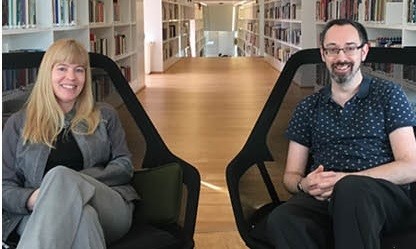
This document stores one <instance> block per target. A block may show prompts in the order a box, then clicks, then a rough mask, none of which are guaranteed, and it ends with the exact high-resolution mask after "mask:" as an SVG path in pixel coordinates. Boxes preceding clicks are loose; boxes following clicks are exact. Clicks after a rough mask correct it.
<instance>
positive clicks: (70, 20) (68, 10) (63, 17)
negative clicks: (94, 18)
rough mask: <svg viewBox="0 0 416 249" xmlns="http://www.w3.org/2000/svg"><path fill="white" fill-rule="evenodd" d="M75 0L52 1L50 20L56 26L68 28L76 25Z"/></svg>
mask: <svg viewBox="0 0 416 249" xmlns="http://www.w3.org/2000/svg"><path fill="white" fill-rule="evenodd" d="M75 4H76V0H53V1H52V18H53V23H54V25H56V26H69V25H75V24H76V23H77V18H76V12H77V11H76V9H75V8H76V6H75Z"/></svg>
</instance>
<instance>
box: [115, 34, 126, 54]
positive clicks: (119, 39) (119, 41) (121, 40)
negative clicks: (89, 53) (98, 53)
mask: <svg viewBox="0 0 416 249" xmlns="http://www.w3.org/2000/svg"><path fill="white" fill-rule="evenodd" d="M114 41H115V42H114V45H115V46H114V53H115V55H121V54H125V53H126V52H127V38H126V35H124V34H117V35H115V36H114Z"/></svg>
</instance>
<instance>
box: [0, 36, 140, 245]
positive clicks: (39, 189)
mask: <svg viewBox="0 0 416 249" xmlns="http://www.w3.org/2000/svg"><path fill="white" fill-rule="evenodd" d="M91 85H92V82H91V70H90V65H89V57H88V52H87V51H86V50H85V48H84V47H83V46H82V45H81V44H79V43H78V42H77V41H75V40H66V39H63V40H58V41H56V42H55V43H54V44H52V45H51V46H50V47H49V49H48V50H47V51H46V53H45V55H44V57H43V59H42V62H41V65H40V68H39V72H38V78H37V81H36V83H35V85H34V87H33V90H32V92H31V95H30V97H29V99H28V101H27V103H26V105H25V108H23V109H22V110H21V111H19V112H17V113H15V114H14V115H12V116H11V117H10V118H9V119H8V120H7V123H6V124H5V127H4V129H3V189H2V191H3V240H5V239H6V238H7V237H8V236H9V235H10V234H11V233H12V232H13V231H15V232H17V233H18V234H19V235H20V240H19V243H18V246H17V248H31V249H37V248H39V249H48V248H50V249H56V248H82V249H88V248H93V249H97V248H106V243H109V242H112V241H115V240H117V239H119V238H121V237H122V236H123V235H124V234H125V233H127V231H128V230H129V228H130V225H131V220H132V212H133V208H134V206H133V203H132V201H133V200H135V199H138V195H137V193H136V192H135V191H134V189H133V188H132V186H131V185H129V182H130V180H131V177H132V176H133V166H132V163H131V159H130V153H129V151H128V148H127V145H126V142H125V134H124V131H123V129H122V126H121V123H120V120H119V119H118V116H117V113H116V111H115V110H114V109H113V108H112V107H111V106H109V105H106V104H103V103H95V102H94V98H93V95H92V86H91Z"/></svg>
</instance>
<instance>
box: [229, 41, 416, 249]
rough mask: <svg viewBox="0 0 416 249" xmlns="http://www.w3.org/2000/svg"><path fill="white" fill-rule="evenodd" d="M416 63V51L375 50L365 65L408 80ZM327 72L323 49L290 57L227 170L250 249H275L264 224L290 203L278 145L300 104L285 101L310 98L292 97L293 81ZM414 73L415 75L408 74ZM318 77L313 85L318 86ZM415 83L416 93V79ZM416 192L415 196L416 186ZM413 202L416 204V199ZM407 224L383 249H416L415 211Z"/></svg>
mask: <svg viewBox="0 0 416 249" xmlns="http://www.w3.org/2000/svg"><path fill="white" fill-rule="evenodd" d="M414 58H416V47H407V48H371V49H370V53H369V54H368V57H367V60H366V63H369V64H367V65H368V68H372V69H375V71H373V73H378V69H380V68H383V67H386V68H389V67H390V68H396V69H397V67H401V68H402V69H403V71H404V74H406V75H408V74H411V73H412V72H414V70H415V68H416V67H415V65H416V60H415V59H414ZM380 63H388V64H380ZM323 67H324V66H323V63H322V61H321V56H320V53H319V49H305V50H302V51H299V52H297V53H295V54H294V55H293V56H291V57H290V59H289V60H288V62H287V63H286V64H285V67H284V68H283V70H282V72H281V74H280V76H279V78H278V80H277V82H276V84H275V86H274V88H273V89H272V91H271V94H270V96H269V98H268V100H267V102H266V104H265V106H264V108H263V110H262V112H261V114H260V116H259V118H258V120H257V122H256V124H255V126H254V128H253V130H252V131H251V134H250V136H249V137H248V139H247V141H246V143H245V145H244V147H243V148H242V150H241V151H240V152H239V153H238V154H237V155H236V156H235V157H234V158H233V160H232V161H231V162H230V163H229V164H228V166H227V168H226V178H227V186H228V190H229V194H230V199H231V204H232V208H233V212H234V217H235V221H236V224H237V228H238V231H239V233H240V236H241V237H242V239H243V240H244V242H245V243H246V245H247V246H248V247H249V248H256V249H269V248H273V247H272V245H271V244H270V243H269V242H268V240H267V238H266V236H265V220H266V218H267V215H268V214H269V213H270V212H271V210H273V209H274V208H275V207H276V206H278V205H280V204H281V203H283V202H284V200H286V199H287V198H288V197H290V194H289V193H288V192H286V191H285V190H284V187H283V184H282V183H281V182H282V175H283V170H284V162H285V157H286V153H287V143H285V144H281V143H280V144H279V143H276V141H275V140H276V139H274V138H276V137H277V136H281V137H283V136H284V130H285V129H286V127H287V120H288V117H289V116H290V114H291V111H292V108H293V107H294V105H295V104H296V103H293V102H292V103H291V102H289V100H286V99H285V96H286V95H287V94H291V96H292V98H291V99H293V98H295V99H296V97H298V99H299V100H300V99H302V98H303V97H305V96H304V95H303V96H296V95H294V93H291V92H290V91H291V89H292V88H291V87H293V86H292V84H293V81H294V79H295V78H296V77H298V78H301V76H298V75H297V73H296V72H297V71H298V69H300V70H302V71H303V73H309V74H310V75H315V76H313V77H317V78H319V79H321V80H322V79H325V78H326V76H325V75H324V74H320V73H317V72H321V71H320V69H319V68H321V69H322V68H323ZM410 67H413V69H412V70H409V68H410ZM366 68H367V67H366ZM372 69H369V70H372ZM311 73H312V74H311ZM295 75H297V76H296V77H295ZM313 77H312V78H310V79H309V80H314V79H313ZM406 77H407V76H406ZM410 77H411V78H412V80H413V87H414V86H415V83H414V81H415V75H414V74H413V76H410ZM413 89H414V88H413ZM288 92H289V93H288ZM310 92H312V91H310ZM412 187H413V190H412V191H413V194H415V192H416V188H415V183H413V184H412ZM413 196H414V201H415V203H416V194H415V195H413ZM404 223H406V224H404ZM404 223H403V227H404V229H402V230H400V231H397V232H396V233H394V234H386V235H384V236H383V237H382V240H381V241H382V248H383V249H387V248H389V249H393V248H409V249H410V248H414V247H415V244H416V210H415V211H414V212H413V213H412V214H410V215H409V217H407V219H406V221H404Z"/></svg>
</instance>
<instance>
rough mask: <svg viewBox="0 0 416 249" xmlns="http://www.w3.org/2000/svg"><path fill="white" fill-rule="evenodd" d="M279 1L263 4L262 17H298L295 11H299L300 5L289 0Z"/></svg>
mask: <svg viewBox="0 0 416 249" xmlns="http://www.w3.org/2000/svg"><path fill="white" fill-rule="evenodd" d="M280 4H281V3H280V2H274V3H272V4H265V7H264V18H266V19H296V18H298V17H299V14H298V13H297V12H300V8H301V6H300V5H299V4H295V3H292V4H290V3H289V2H288V3H286V4H284V5H280Z"/></svg>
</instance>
